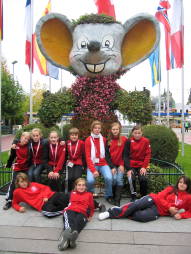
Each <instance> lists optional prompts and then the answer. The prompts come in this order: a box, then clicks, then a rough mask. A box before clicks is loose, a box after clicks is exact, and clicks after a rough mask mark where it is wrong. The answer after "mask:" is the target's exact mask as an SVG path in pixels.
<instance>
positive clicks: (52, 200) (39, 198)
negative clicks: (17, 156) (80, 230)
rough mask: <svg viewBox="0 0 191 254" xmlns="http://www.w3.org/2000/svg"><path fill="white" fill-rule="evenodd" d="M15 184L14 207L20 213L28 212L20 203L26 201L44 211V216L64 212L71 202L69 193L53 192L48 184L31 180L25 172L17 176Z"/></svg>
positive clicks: (52, 215)
mask: <svg viewBox="0 0 191 254" xmlns="http://www.w3.org/2000/svg"><path fill="white" fill-rule="evenodd" d="M15 186H16V189H15V191H14V193H13V204H12V207H13V208H14V209H15V210H16V211H18V212H20V213H24V212H26V208H25V207H24V206H20V203H21V202H24V203H27V204H28V205H30V206H32V207H33V208H35V209H36V210H38V211H40V212H42V214H43V215H44V216H47V217H54V216H57V215H60V214H63V210H64V208H65V207H66V206H67V205H68V202H69V196H68V194H64V193H62V192H53V191H51V189H50V187H48V186H46V185H43V184H40V183H36V182H30V181H29V178H28V176H27V175H26V174H24V173H19V174H18V175H17V176H16V181H15Z"/></svg>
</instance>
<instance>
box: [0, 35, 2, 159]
mask: <svg viewBox="0 0 191 254" xmlns="http://www.w3.org/2000/svg"><path fill="white" fill-rule="evenodd" d="M1 84H2V56H1V39H0V161H1V157H2V156H1V152H2V147H1V140H2V136H1V135H2V133H1V122H2V119H1V98H2V97H1Z"/></svg>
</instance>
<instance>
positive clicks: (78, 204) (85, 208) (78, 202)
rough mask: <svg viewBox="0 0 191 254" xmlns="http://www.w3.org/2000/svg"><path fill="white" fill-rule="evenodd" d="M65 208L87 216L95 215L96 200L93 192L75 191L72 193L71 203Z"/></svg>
mask: <svg viewBox="0 0 191 254" xmlns="http://www.w3.org/2000/svg"><path fill="white" fill-rule="evenodd" d="M65 210H72V211H75V212H78V213H82V214H84V215H85V216H86V217H92V216H93V215H94V201H93V195H92V193H91V192H87V191H85V192H82V193H81V192H77V191H73V192H71V195H70V203H69V205H68V207H66V208H65Z"/></svg>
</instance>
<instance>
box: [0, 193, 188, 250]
mask: <svg viewBox="0 0 191 254" xmlns="http://www.w3.org/2000/svg"><path fill="white" fill-rule="evenodd" d="M3 199H4V197H3V196H0V204H1V208H0V215H1V216H0V253H3V254H6V253H17V254H18V253H33V254H34V253H35V254H37V253H45V254H53V253H62V252H60V251H58V249H57V245H58V239H59V237H60V234H61V232H62V217H61V216H60V217H57V218H53V219H47V218H45V217H43V216H42V215H41V214H40V213H39V212H37V211H34V210H32V209H31V208H29V207H28V209H27V212H26V213H25V214H20V213H18V212H16V211H14V210H13V209H10V210H8V211H3V210H2V204H3V202H4V201H3ZM123 202H127V200H123ZM97 216H98V212H96V213H95V215H94V218H93V220H92V221H91V222H89V223H88V224H87V226H86V228H85V229H84V230H83V231H82V232H81V233H80V236H79V238H78V241H77V248H76V249H73V250H72V249H68V250H67V251H65V253H78V254H82V253H83V254H84V253H91V254H98V253H99V254H105V253H111V254H114V253H119V254H122V253H123V254H124V253H129V254H166V253H168V254H180V253H181V254H189V253H191V241H190V239H191V219H189V220H181V221H176V220H174V219H173V218H168V217H163V218H160V219H159V220H157V221H154V222H148V223H140V222H135V221H131V220H128V219H120V220H111V219H108V220H105V221H98V219H97Z"/></svg>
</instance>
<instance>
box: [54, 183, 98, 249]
mask: <svg viewBox="0 0 191 254" xmlns="http://www.w3.org/2000/svg"><path fill="white" fill-rule="evenodd" d="M93 214H94V201H93V194H92V193H91V192H87V191H86V181H85V179H83V178H78V179H77V180H76V181H75V188H74V191H72V192H71V196H70V202H69V205H68V207H67V208H65V211H64V217H63V220H64V231H63V234H62V236H61V240H60V243H59V245H58V249H59V250H61V251H63V250H65V249H67V248H68V247H71V248H75V247H76V239H77V237H78V234H79V233H80V231H81V230H82V229H83V228H84V227H85V225H86V223H87V222H88V221H90V220H91V218H92V216H93Z"/></svg>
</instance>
